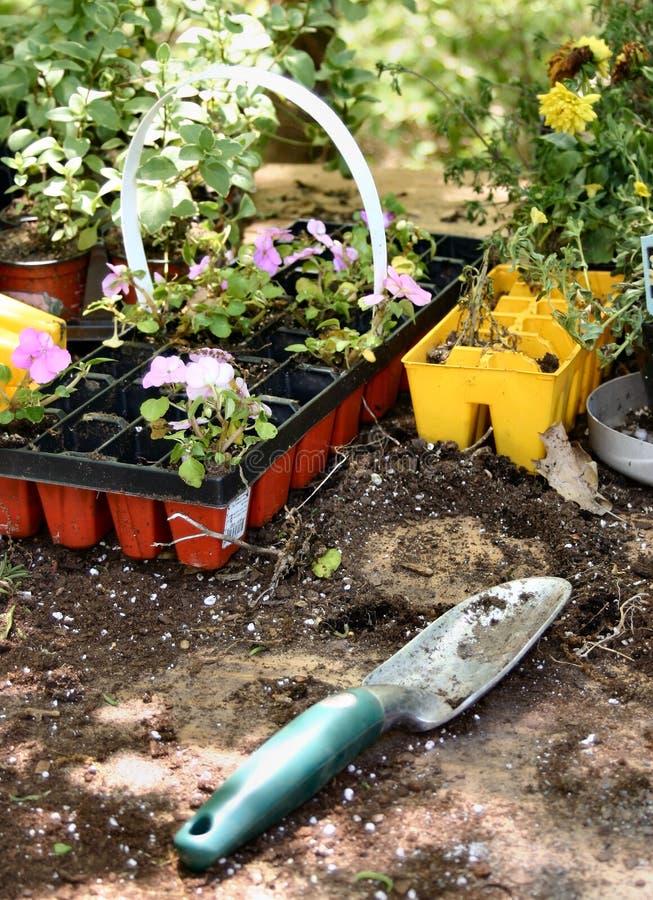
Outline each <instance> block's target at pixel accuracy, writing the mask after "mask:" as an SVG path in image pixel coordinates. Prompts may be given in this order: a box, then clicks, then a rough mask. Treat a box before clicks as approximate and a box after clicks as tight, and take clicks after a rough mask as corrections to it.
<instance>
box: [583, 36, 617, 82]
mask: <svg viewBox="0 0 653 900" xmlns="http://www.w3.org/2000/svg"><path fill="white" fill-rule="evenodd" d="M576 46H577V47H589V49H590V51H591V53H592V59H593V60H594V64H595V65H596V71H597V72H598V73H599V75H602V76H603V77H604V78H607V77H608V75H609V74H610V67H609V65H608V60H609V59H610V57H611V56H612V50H611V49H610V48H609V47H608V45H607V44H606V42H605V41H604V40H603V38H596V37H591V36H589V37H588V35H586V34H584V35H583V36H582V37H579V38H578V40H577V41H576Z"/></svg>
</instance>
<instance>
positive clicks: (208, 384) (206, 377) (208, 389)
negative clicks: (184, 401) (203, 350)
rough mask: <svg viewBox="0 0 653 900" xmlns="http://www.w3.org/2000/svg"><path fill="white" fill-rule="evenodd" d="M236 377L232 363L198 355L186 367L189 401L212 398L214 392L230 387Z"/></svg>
mask: <svg viewBox="0 0 653 900" xmlns="http://www.w3.org/2000/svg"><path fill="white" fill-rule="evenodd" d="M234 375H235V372H234V367H233V366H232V365H230V363H227V362H220V360H217V359H216V358H215V357H214V356H205V355H202V354H198V355H197V359H196V360H195V361H194V362H190V363H188V365H187V366H186V393H187V394H188V399H189V400H196V399H197V398H198V397H210V396H211V394H212V393H213V391H214V390H220V389H224V388H228V387H230V386H231V382H232V381H233V379H234Z"/></svg>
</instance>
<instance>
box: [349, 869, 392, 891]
mask: <svg viewBox="0 0 653 900" xmlns="http://www.w3.org/2000/svg"><path fill="white" fill-rule="evenodd" d="M358 881H377V882H378V883H379V884H382V885H384V886H385V887H386V888H387V890H388V891H391V890H392V889H393V888H394V882H393V880H392V878H390V876H389V875H385V874H384V873H383V872H371V871H364V872H357V873H356V874H355V875H354V882H358Z"/></svg>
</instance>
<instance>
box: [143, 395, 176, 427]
mask: <svg viewBox="0 0 653 900" xmlns="http://www.w3.org/2000/svg"><path fill="white" fill-rule="evenodd" d="M169 408H170V401H169V400H168V398H167V397H151V398H150V399H149V400H144V401H143V402H142V403H141V415H142V416H143V418H144V419H147V421H148V422H156V420H157V419H163V418H164V417H165V414H166V413H167V412H168V409H169Z"/></svg>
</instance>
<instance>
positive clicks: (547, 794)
mask: <svg viewBox="0 0 653 900" xmlns="http://www.w3.org/2000/svg"><path fill="white" fill-rule="evenodd" d="M276 190H277V189H276V187H274V186H273V187H272V188H271V191H272V194H273V195H274V194H275V191H276ZM297 190H300V189H299V188H297ZM294 192H295V187H293V188H292V189H291V190H290V193H291V194H292V196H293V197H294ZM276 196H277V200H278V199H279V197H278V194H277V195H276ZM272 199H274V196H273V197H272ZM328 199H329V197H327V200H328ZM330 199H331V202H332V203H335V204H336V207H337V208H340V205H341V204H342V203H343V202H344V200H343V197H342V196H340V195H338V196H336V195H330ZM305 202H306V201H305V199H304V204H305ZM322 205H323V208H326V211H327V213H328V211H329V208H333V207H329V205H328V203H327V202H325V203H324V204H322ZM270 209H271V210H273V209H274V204H273V202H272V201H270ZM284 209H285V208H284ZM305 209H306V206H304V211H305ZM334 211H337V209H335V210H334ZM293 217H294V212H293V211H290V212H288V214H287V215H286V213H285V211H284V218H285V219H286V221H290V220H291V219H292V218H293ZM428 224H431V223H430V222H429V223H428ZM433 224H434V225H437V223H433ZM450 230H454V231H455V230H457V229H456V227H455V226H454V227H453V228H450ZM577 437H579V438H581V439H583V438H584V431H583V422H582V420H581V421H580V422H579V427H578V432H577ZM336 463H340V464H339V465H338V467H337V469H336V470H335V471H334V472H333V474H331V475H330V477H328V478H327V479H326V480H324V481H323V482H322V483H320V486H319V488H318V483H313V484H312V485H311V486H310V487H309V488H308V489H305V490H304V491H301V492H295V493H294V494H293V495H291V498H290V506H292V507H294V508H296V510H297V512H296V514H295V519H296V520H299V521H301V528H302V529H303V533H304V534H305V535H306V536H307V538H308V536H311V535H312V536H311V539H310V541H309V543H308V552H307V554H306V556H305V558H304V559H302V560H299V563H298V565H297V566H295V567H294V568H293V569H292V571H291V572H290V573H289V574H288V575H287V576H286V577H285V578H284V579H283V580H282V581H281V582H280V584H279V585H278V587H277V588H276V590H274V591H272V590H270V585H271V582H272V580H273V566H274V561H273V560H272V559H271V558H270V557H268V556H266V555H264V554H262V553H258V552H256V551H247V550H239V552H238V553H237V554H236V555H235V556H234V557H233V558H232V560H231V561H230V562H229V564H228V565H227V566H226V567H224V568H223V569H221V570H218V571H216V572H215V573H211V572H198V571H196V570H191V569H184V568H182V567H180V565H179V564H178V563H176V562H175V561H174V558H173V555H172V553H170V552H167V551H164V552H163V553H162V555H161V556H160V557H159V558H158V559H157V560H155V561H151V562H135V561H133V560H129V559H127V558H126V557H125V556H124V555H122V554H121V552H120V550H119V547H118V545H117V542H116V541H115V539H114V538H113V536H112V535H109V536H108V538H107V539H106V540H104V541H103V542H102V543H101V544H100V545H98V546H97V547H94V548H92V549H91V550H88V551H83V552H79V551H71V550H67V549H65V548H62V547H57V546H54V545H53V544H52V543H51V541H50V540H49V539H48V537H47V536H46V535H45V534H40V535H38V536H36V537H35V538H33V539H29V540H24V541H16V542H13V543H12V542H8V541H6V540H3V541H2V543H1V544H0V555H3V554H4V553H7V554H8V559H9V561H10V562H11V563H13V564H19V563H20V564H22V565H23V566H24V567H25V568H26V569H27V570H28V572H29V575H28V576H27V577H25V578H23V580H22V583H21V584H20V585H19V586H18V588H17V589H16V590H15V591H13V593H12V592H11V585H9V586H7V587H6V589H7V590H9V593H4V594H2V595H0V613H2V612H6V611H7V610H8V609H9V608H10V607H12V606H15V609H14V620H13V626H12V628H11V630H10V631H9V634H8V637H7V638H6V639H5V640H3V641H2V642H1V643H0V651H1V652H0V825H1V827H0V885H1V886H2V887H1V888H0V894H1V895H2V896H3V897H6V898H7V900H13V898H20V897H31V898H38V900H41V898H45V897H55V898H60V900H86V898H90V897H98V898H105V900H123V898H125V900H144V898H157V900H159V898H166V897H169V898H184V897H196V896H204V897H215V898H220V900H222V898H224V900H231V898H233V900H236V898H238V900H268V898H270V900H272V898H284V900H295V898H300V897H306V896H311V897H314V898H316V900H336V898H375V900H383V898H385V897H388V898H393V897H406V898H420V900H429V898H434V897H443V898H449V897H466V898H479V900H481V898H484V900H485V898H487V900H495V898H496V900H498V898H504V897H513V898H539V900H552V898H553V900H572V898H573V900H575V898H597V900H598V898H607V897H609V898H626V900H627V898H639V897H642V898H644V897H647V896H652V895H653V859H652V849H651V848H652V846H653V790H652V787H651V778H652V774H653V770H652V763H653V714H652V713H651V709H652V706H651V701H652V699H653V687H652V676H653V616H652V614H653V608H652V606H653V604H652V600H651V576H652V574H653V554H652V552H651V546H652V542H653V518H652V517H651V513H652V511H653V490H651V489H650V488H647V487H643V486H641V485H638V484H637V483H635V482H632V481H629V480H627V479H626V478H624V477H622V476H619V475H617V474H615V473H613V472H611V471H610V470H609V469H606V468H605V467H603V466H599V476H600V490H601V493H602V494H603V495H604V496H606V497H607V498H608V499H609V500H610V501H611V502H612V504H613V512H614V515H606V516H604V517H599V516H595V515H591V514H589V513H586V512H582V511H581V510H580V509H579V508H578V507H577V506H576V505H575V504H574V503H572V502H569V501H565V500H563V499H562V498H561V497H560V496H559V495H558V494H557V493H556V492H555V491H553V490H552V489H551V488H550V487H549V486H548V484H547V483H546V482H545V481H544V479H543V478H541V477H539V476H534V475H531V474H528V473H526V472H525V471H523V470H519V469H517V468H516V467H515V466H513V465H512V464H511V463H510V462H508V461H507V460H506V459H504V458H500V457H497V456H496V455H495V454H494V452H493V451H492V447H491V445H486V446H482V447H479V448H477V449H476V450H475V451H473V452H469V453H461V452H460V451H458V450H457V449H456V448H455V447H453V446H450V445H446V444H444V445H436V446H434V447H428V446H425V445H424V444H423V442H421V441H420V440H419V439H418V438H417V436H416V433H415V425H414V419H413V416H412V410H411V407H410V402H409V400H408V397H407V395H403V396H402V398H401V400H400V403H399V405H398V406H397V408H396V409H395V410H394V411H393V412H392V414H390V415H389V416H388V417H387V418H386V419H384V420H383V422H382V423H380V424H379V425H372V426H368V427H366V428H365V429H364V430H363V431H362V433H361V435H360V438H359V439H358V441H357V443H356V445H355V446H353V447H350V448H348V449H347V451H346V458H345V459H344V461H343V460H336V459H334V461H333V464H334V466H335V465H336ZM289 527H290V526H289V523H288V521H287V519H286V516H285V514H284V513H281V514H279V515H278V516H277V517H276V518H275V520H274V521H273V522H271V523H270V524H269V525H268V526H266V527H265V528H264V529H261V530H258V531H252V532H250V534H249V535H248V538H249V540H250V541H251V542H252V543H254V544H255V545H257V546H259V547H270V546H272V547H279V548H280V547H283V546H284V541H285V538H286V536H287V533H288V530H289ZM332 547H336V548H338V549H340V550H341V552H342V563H341V566H340V568H339V569H338V570H337V572H336V573H335V574H334V575H333V576H332V577H331V578H328V579H319V578H317V577H316V576H315V575H314V574H313V572H312V570H311V567H310V562H311V560H312V559H313V558H315V557H316V556H318V555H319V554H320V553H321V552H323V550H324V549H326V548H332ZM537 574H551V575H557V576H562V577H564V578H567V579H569V581H570V582H571V583H572V585H573V593H572V597H571V600H570V602H569V604H568V606H567V608H566V610H565V611H564V613H563V614H562V615H561V616H560V618H559V619H558V620H557V621H556V622H555V623H554V625H553V626H552V628H551V629H550V630H549V631H548V632H547V633H546V635H545V636H544V637H543V638H542V639H541V640H540V641H539V643H538V644H537V645H536V647H535V648H534V649H533V650H532V651H531V652H530V653H529V654H528V655H527V656H526V657H525V658H524V660H523V661H522V662H521V663H520V664H519V665H518V666H517V667H516V668H515V669H514V670H513V671H512V672H511V673H510V674H509V675H508V676H507V677H506V678H505V679H504V680H503V681H502V682H501V683H499V684H498V685H497V686H496V687H495V688H494V689H493V690H492V691H490V692H489V693H488V694H487V695H486V696H485V697H484V698H483V699H482V700H480V701H479V702H478V703H477V704H476V705H475V706H473V707H472V708H471V709H469V710H468V711H467V712H465V713H463V714H462V715H460V716H459V717H458V718H456V719H454V720H453V721H452V722H451V723H449V725H447V726H446V727H443V728H439V729H436V730H435V731H433V732H429V733H423V734H420V735H415V734H410V733H407V732H405V731H401V730H396V731H392V732H389V733H388V734H386V735H384V736H383V737H382V738H381V739H379V740H378V742H377V743H376V744H375V745H374V746H373V747H372V748H370V749H369V750H367V751H366V752H364V753H363V754H361V755H360V757H359V758H358V759H357V760H356V763H355V764H353V765H352V766H351V767H350V768H349V769H346V770H345V771H343V772H342V773H341V774H340V775H338V776H337V777H336V778H335V779H333V781H332V782H330V783H329V784H328V785H327V786H326V787H325V788H324V789H323V790H322V791H320V792H319V794H318V795H317V796H316V797H314V798H313V799H312V800H310V801H309V802H307V803H306V804H305V805H304V806H303V807H301V808H300V809H298V810H297V811H296V812H295V813H293V814H292V815H290V816H289V817H288V818H287V819H286V820H285V821H283V822H281V823H279V825H278V826H275V827H273V828H272V829H270V830H269V831H268V832H266V833H265V834H264V835H262V836H261V837H259V838H257V839H256V840H254V841H253V842H251V843H250V844H249V845H248V846H246V847H244V848H243V849H242V850H240V851H238V852H236V853H235V854H233V856H232V857H230V858H228V859H225V860H223V861H220V862H219V863H218V864H216V865H215V866H213V867H211V868H210V869H209V870H207V872H205V873H203V874H197V873H192V872H190V871H188V870H186V869H185V868H184V867H183V866H181V865H180V864H179V862H178V859H177V856H176V854H175V852H174V849H173V846H172V836H173V834H174V833H175V831H176V830H177V828H178V827H179V826H180V825H181V824H182V823H183V822H184V821H186V819H187V818H188V817H189V816H190V815H191V814H192V813H193V811H194V810H195V809H197V808H198V806H199V805H200V804H201V803H202V802H203V801H204V800H205V799H206V798H207V797H208V796H209V795H210V793H211V791H212V790H213V789H215V788H216V787H218V786H219V784H220V783H221V782H222V781H223V779H224V778H225V777H227V776H228V775H229V774H230V773H231V772H233V771H234V770H235V768H236V767H237V766H238V765H239V764H240V763H241V762H242V761H244V760H245V759H246V757H247V756H248V754H249V753H251V752H252V751H253V750H254V749H255V748H256V747H257V746H258V745H259V744H260V743H261V742H262V741H263V740H264V739H265V738H266V737H268V736H269V735H271V734H272V733H274V732H275V731H276V730H277V729H278V728H279V727H281V726H282V725H284V724H285V723H286V722H288V721H289V720H290V719H291V718H293V717H294V716H296V715H297V714H298V713H300V712H301V711H303V710H304V709H306V708H307V707H308V706H309V705H310V704H312V703H314V702H316V701H318V700H320V699H322V698H323V697H325V696H326V695H327V694H329V693H331V692H334V691H337V690H339V689H340V688H342V687H346V686H354V685H357V684H359V683H360V681H361V679H362V678H363V677H364V675H365V674H366V673H367V672H369V671H370V670H371V669H373V668H374V667H375V666H376V665H377V664H378V663H380V662H381V661H382V660H384V659H386V658H387V657H388V656H390V655H392V654H393V653H394V652H396V650H398V649H399V647H401V646H402V645H403V644H404V643H405V642H406V641H407V640H408V639H409V638H410V637H412V636H413V635H415V634H416V633H417V632H418V631H419V630H421V629H422V628H423V627H424V626H425V625H426V624H428V623H429V622H430V621H432V620H433V619H434V618H435V617H436V616H438V615H440V614H441V613H442V612H443V611H445V610H446V609H447V608H449V607H450V606H451V605H452V604H453V603H455V602H457V601H459V600H461V599H463V598H464V597H465V596H468V595H470V594H472V593H475V592H476V591H478V590H480V589H483V588H485V587H489V586H491V585H494V584H499V583H501V582H503V581H506V580H508V579H511V578H515V577H519V576H525V575H537Z"/></svg>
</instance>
